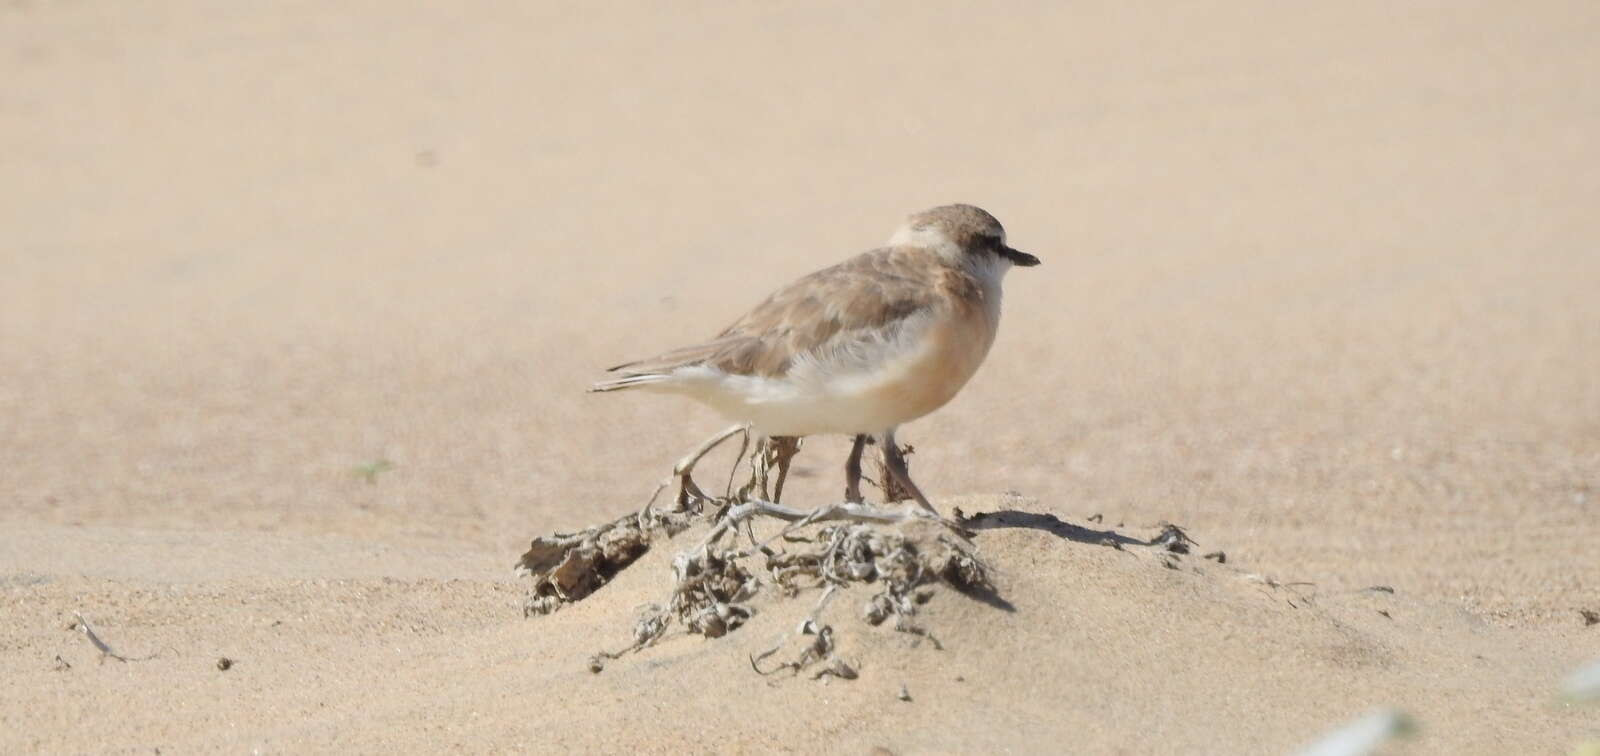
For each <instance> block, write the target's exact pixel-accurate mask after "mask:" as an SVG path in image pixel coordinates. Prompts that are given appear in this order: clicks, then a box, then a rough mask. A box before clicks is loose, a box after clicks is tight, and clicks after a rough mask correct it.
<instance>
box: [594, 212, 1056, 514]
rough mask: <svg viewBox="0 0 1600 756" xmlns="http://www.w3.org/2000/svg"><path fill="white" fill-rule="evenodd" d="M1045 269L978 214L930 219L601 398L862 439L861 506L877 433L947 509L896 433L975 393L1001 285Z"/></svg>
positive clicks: (781, 294)
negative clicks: (643, 395)
mask: <svg viewBox="0 0 1600 756" xmlns="http://www.w3.org/2000/svg"><path fill="white" fill-rule="evenodd" d="M1038 264H1039V258H1037V257H1034V256H1033V255H1030V254H1028V253H1026V252H1021V251H1018V250H1016V249H1012V248H1011V247H1010V246H1008V245H1007V244H1006V232H1005V229H1004V228H1002V227H1001V226H1000V222H999V221H997V220H995V218H994V216H992V215H990V214H989V213H987V212H984V211H983V210H981V209H979V208H977V207H973V206H972V205H945V206H942V207H936V208H933V209H932V210H925V211H923V212H920V213H917V214H915V215H912V216H910V217H909V218H907V219H906V222H905V223H904V224H903V225H901V226H900V228H899V229H898V230H897V231H895V233H894V236H892V237H890V239H889V243H888V245H887V246H884V247H880V248H878V249H874V250H872V251H870V252H865V253H863V254H860V255H857V256H855V257H853V258H850V259H849V260H846V261H844V262H842V263H839V264H838V265H835V266H833V267H830V268H824V269H822V270H819V271H817V272H815V273H812V274H811V275H809V276H806V277H804V278H801V279H799V280H797V281H795V282H794V283H791V284H789V285H788V286H785V287H783V288H781V289H779V290H778V291H776V292H775V293H773V294H772V296H769V297H767V299H766V301H764V302H762V303H761V304H759V305H757V306H756V308H755V309H753V310H751V311H750V312H749V313H747V314H746V315H745V316H744V317H742V318H739V319H738V320H737V321H736V322H734V324H733V325H732V326H729V327H728V328H727V330H724V331H723V332H722V333H721V334H718V335H717V337H716V338H714V339H712V340H710V341H707V342H705V343H702V344H696V345H694V346H688V347H683V348H681V349H674V350H672V351H669V352H664V353H662V354H660V355H658V356H656V357H652V358H650V359H646V360H638V361H635V362H627V363H623V364H621V365H617V366H616V367H613V368H610V370H609V371H608V372H612V373H616V374H618V376H617V377H616V378H613V379H610V380H606V381H602V382H600V383H596V384H594V386H592V387H591V388H590V389H589V390H590V391H619V390H621V389H633V388H638V389H646V390H650V391H658V392H665V393H672V394H682V395H684V396H688V397H691V398H693V399H696V400H698V401H700V402H702V403H704V404H706V405H709V406H710V407H712V408H713V409H716V410H717V411H719V412H721V413H722V414H724V415H726V416H728V417H729V418H730V419H733V420H735V421H738V422H740V423H745V424H748V426H749V427H750V428H751V429H752V430H753V431H754V432H755V433H758V434H760V435H762V436H768V437H771V436H810V435H816V434H823V433H842V434H846V435H850V436H854V437H855V444H854V446H853V447H852V449H851V451H850V457H849V459H848V460H847V461H846V463H845V499H846V500H847V501H852V502H859V501H861V452H862V447H863V446H864V445H865V444H866V441H867V438H868V436H873V437H876V438H877V439H879V440H880V441H881V442H882V444H883V451H884V461H885V462H886V464H885V468H886V469H887V470H888V471H889V473H890V474H891V475H893V476H894V478H895V480H896V481H897V482H898V483H899V484H900V486H901V488H903V489H904V490H905V491H906V492H907V493H910V494H911V496H912V498H914V499H916V501H917V503H918V504H921V505H922V506H923V507H924V508H926V509H927V510H928V511H930V512H935V510H934V508H933V505H931V504H929V503H928V499H927V497H925V496H923V494H922V491H921V490H920V489H918V488H917V486H916V484H914V483H912V482H911V477H910V475H909V474H908V472H907V468H906V463H905V459H904V457H903V455H902V454H901V452H900V448H899V446H897V445H896V444H895V440H894V432H895V429H896V428H897V427H899V426H900V425H901V424H903V423H906V422H910V421H912V420H915V419H917V418H919V417H922V416H923V415H926V414H928V413H929V412H932V411H934V410H936V409H938V408H940V407H942V406H944V404H945V403H946V402H948V401H950V399H951V398H953V397H954V396H955V395H956V392H958V391H960V390H961V387H962V386H964V385H966V383H967V380H968V379H970V378H971V377H972V375H973V373H975V372H977V370H978V366H979V365H981V364H982V363H983V359H984V357H985V356H986V355H988V353H989V347H990V346H991V345H992V344H993V343H994V336H995V330H996V328H998V326H999V325H1000V281H1001V279H1002V278H1004V277H1005V274H1006V271H1008V270H1010V269H1011V267H1012V266H1013V265H1022V266H1033V265H1038ZM935 514H937V513H936V512H935Z"/></svg>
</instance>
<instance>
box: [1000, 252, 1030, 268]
mask: <svg viewBox="0 0 1600 756" xmlns="http://www.w3.org/2000/svg"><path fill="white" fill-rule="evenodd" d="M1000 255H1001V256H1002V257H1004V258H1006V259H1007V260H1010V261H1011V263H1012V264H1013V265H1021V266H1022V267H1024V268H1031V267H1033V266H1035V265H1038V264H1039V258H1037V257H1034V256H1033V255H1030V254H1028V253H1027V252H1023V251H1022V250H1020V249H1012V248H1010V247H1001V248H1000Z"/></svg>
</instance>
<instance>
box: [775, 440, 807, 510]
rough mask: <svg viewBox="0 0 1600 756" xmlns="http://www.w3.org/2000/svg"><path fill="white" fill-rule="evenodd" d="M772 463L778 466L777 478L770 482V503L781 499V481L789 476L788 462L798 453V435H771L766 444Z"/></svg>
mask: <svg viewBox="0 0 1600 756" xmlns="http://www.w3.org/2000/svg"><path fill="white" fill-rule="evenodd" d="M767 451H768V453H769V454H771V455H772V456H771V457H769V459H770V460H771V461H772V464H775V465H777V466H778V479H777V480H776V481H774V482H773V484H772V503H774V504H777V503H778V502H780V501H782V500H783V481H784V480H786V479H788V477H789V462H790V461H791V460H793V459H794V455H796V454H799V453H800V437H799V436H773V437H772V438H771V439H770V441H769V443H768V444H767Z"/></svg>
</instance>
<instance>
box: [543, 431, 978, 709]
mask: <svg viewBox="0 0 1600 756" xmlns="http://www.w3.org/2000/svg"><path fill="white" fill-rule="evenodd" d="M740 430H742V429H738V428H735V429H732V431H731V432H730V431H724V432H723V433H722V434H719V435H718V436H717V437H714V438H713V439H712V440H711V441H709V442H707V443H706V444H705V445H702V446H701V447H700V448H699V449H697V450H696V452H695V453H693V454H691V455H689V456H688V457H685V458H684V459H683V461H681V462H679V464H678V466H677V468H676V469H675V470H674V473H673V474H674V477H675V478H676V481H674V479H673V478H669V479H668V480H666V481H663V482H662V484H661V486H660V487H658V488H657V489H656V495H654V496H652V497H651V500H650V501H649V502H648V503H646V505H645V507H644V508H643V509H642V510H641V511H640V512H638V513H637V514H631V515H628V516H626V517H622V518H619V519H617V520H615V521H613V522H610V523H606V524H603V525H599V526H595V527H592V528H587V529H585V530H582V531H579V532H577V533H570V534H557V535H554V536H547V537H542V538H537V539H534V541H533V544H532V546H531V548H530V549H529V550H528V552H527V553H526V554H524V555H523V557H522V559H521V561H520V562H519V563H518V566H519V568H521V569H524V570H526V571H527V572H528V573H529V574H530V575H532V577H533V581H534V582H533V588H532V590H531V591H530V593H529V595H528V599H527V600H526V602H525V604H524V612H525V614H528V615H533V614H547V613H549V612H552V611H555V610H557V609H559V608H561V607H562V606H565V605H567V604H569V603H572V602H575V601H578V600H581V599H582V598H583V597H585V596H587V595H589V594H591V593H593V592H594V591H595V590H596V589H598V588H599V587H600V586H602V585H604V584H605V583H606V582H608V581H609V580H610V579H611V578H612V577H614V576H615V575H616V574H617V573H618V572H619V571H621V570H622V569H624V568H626V567H627V566H628V565H629V564H632V563H633V562H634V561H635V560H636V559H638V558H639V557H640V556H642V555H643V554H644V553H645V552H646V551H647V550H648V549H649V548H650V542H651V539H652V538H653V537H654V536H655V535H657V534H661V533H665V534H666V535H668V536H671V535H674V534H676V533H678V532H680V531H682V530H684V529H685V528H688V527H691V526H694V525H704V526H705V528H706V535H705V536H704V538H703V539H702V540H701V541H700V542H699V543H698V544H696V545H695V546H694V547H692V548H690V549H688V550H687V551H684V552H683V553H680V554H678V555H677V557H676V558H675V559H674V560H673V563H672V571H673V587H672V591H671V593H670V595H669V596H668V597H667V599H666V600H665V601H664V602H662V603H659V604H650V605H647V606H646V607H644V608H643V610H642V612H641V614H640V616H639V618H638V619H637V620H636V621H635V623H634V627H633V642H632V643H630V644H629V645H628V646H626V647H625V648H622V649H619V650H617V651H602V652H600V653H598V654H596V655H595V656H593V657H591V658H590V660H589V669H590V670H591V671H593V672H599V671H601V670H602V669H603V668H604V666H605V664H606V662H608V661H610V660H612V659H616V658H618V657H620V656H623V655H625V654H629V653H633V652H637V651H639V650H641V649H645V648H648V647H650V646H651V645H654V644H655V643H657V642H658V641H660V640H661V639H662V638H664V637H666V636H667V635H668V634H670V633H671V632H673V631H674V630H675V629H676V630H678V631H681V632H683V633H685V634H689V635H699V636H703V637H706V638H718V637H721V636H724V635H726V634H728V633H731V632H733V631H735V630H737V629H738V628H739V627H740V626H742V625H743V624H745V622H746V621H748V620H749V619H750V618H751V617H752V616H754V614H755V612H756V609H755V608H754V606H753V603H752V600H753V599H754V598H755V597H756V596H757V595H758V594H760V593H761V592H762V591H763V590H766V591H770V592H772V593H774V594H776V596H777V597H779V598H795V597H798V596H799V595H800V594H802V593H804V592H809V591H813V590H820V591H821V593H820V595H819V597H818V599H817V602H816V605H815V606H814V608H813V609H812V611H811V613H810V615H809V616H808V617H807V618H806V620H805V621H804V622H802V623H800V625H799V626H798V627H797V628H796V629H795V630H794V631H793V632H792V633H789V634H786V635H785V636H784V637H783V638H781V639H780V640H779V641H778V642H777V644H776V645H774V646H773V647H772V648H771V649H770V650H768V651H765V652H763V653H761V654H755V655H752V656H751V657H750V664H751V667H752V668H754V669H755V671H756V672H757V673H759V674H762V675H770V674H773V673H776V672H779V671H783V670H787V671H789V672H790V673H791V674H795V675H798V674H800V673H801V672H802V671H811V672H812V674H811V676H812V678H813V679H817V678H821V677H827V676H833V677H839V678H841V679H854V678H855V677H856V674H857V672H856V668H855V665H852V664H850V663H849V662H847V661H845V660H844V659H842V658H840V656H839V654H838V652H839V649H838V647H837V641H836V637H835V633H834V630H833V627H832V625H831V624H829V622H828V621H826V619H825V616H824V615H825V613H826V609H827V608H828V606H829V604H830V603H832V602H833V601H834V599H835V598H836V597H837V596H839V595H841V593H842V589H846V588H850V587H852V586H857V585H870V586H873V587H875V588H877V591H876V592H874V593H873V594H871V595H870V596H869V598H868V599H867V600H866V602H865V604H864V605H863V606H862V607H861V609H860V612H859V614H860V617H861V618H862V619H863V620H864V621H866V622H867V623H868V624H870V625H880V624H883V623H884V622H886V621H887V620H889V619H891V618H892V619H893V620H894V628H895V629H896V630H898V631H900V632H904V633H908V634H910V635H913V636H915V639H914V642H913V645H915V644H919V643H921V641H922V640H927V641H928V642H929V643H930V645H932V646H933V647H934V648H936V649H938V648H941V647H942V646H941V645H940V643H939V641H938V639H937V638H935V637H934V636H933V635H932V633H930V632H928V631H927V630H926V629H924V628H922V627H920V626H919V625H917V624H916V623H915V622H914V621H913V617H914V616H915V615H916V613H917V607H918V606H920V605H921V604H923V603H925V602H927V601H928V600H929V598H930V597H931V596H932V595H933V591H932V590H931V586H932V585H933V584H938V583H946V584H950V585H952V586H954V587H955V588H957V589H958V590H963V591H969V590H989V591H992V587H991V586H990V584H989V579H988V575H989V570H988V568H987V566H986V565H985V564H984V563H983V561H982V560H981V559H980V558H979V557H978V555H977V550H976V547H975V546H973V544H972V542H971V541H970V540H968V538H967V536H968V535H969V533H968V532H967V531H965V530H964V529H963V528H962V527H960V526H959V525H957V524H956V523H953V522H950V521H945V520H940V519H936V518H934V517H932V516H929V515H928V514H926V513H925V512H923V511H922V510H921V509H920V508H919V507H917V506H916V505H915V504H909V505H905V506H903V507H879V506H872V505H868V504H864V503H858V502H847V503H841V504H833V505H828V506H823V507H817V508H814V509H801V508H794V507H789V506H784V505H782V504H779V503H777V502H776V501H768V500H766V499H765V498H762V497H763V496H765V494H766V493H767V492H768V490H769V481H770V482H771V483H776V486H771V488H772V489H773V491H772V492H773V493H774V494H775V496H774V498H776V495H781V491H782V485H783V478H784V474H785V473H786V471H787V468H788V464H789V461H790V459H791V458H792V457H793V456H794V454H795V452H797V451H798V449H799V444H798V443H797V442H795V441H794V440H793V439H777V440H772V441H764V442H763V443H761V444H757V448H756V449H755V451H754V452H753V453H752V454H751V455H750V467H751V477H750V481H749V483H747V484H746V485H744V486H742V487H740V488H739V489H738V490H737V492H735V491H734V489H733V486H732V484H731V483H730V484H729V485H728V487H727V488H728V491H729V493H728V494H727V495H725V496H723V497H715V498H714V497H711V496H708V495H707V494H706V493H705V492H704V490H703V489H701V488H700V487H699V486H698V485H696V484H695V482H694V481H693V479H692V477H691V472H692V470H693V468H694V465H695V463H696V462H698V461H699V459H700V458H701V457H703V456H704V455H705V454H706V453H708V452H709V451H710V450H711V449H712V448H714V447H715V446H716V445H717V444H719V443H721V442H722V441H725V440H727V439H728V438H731V437H732V436H733V435H737V431H740ZM740 456H741V458H742V457H743V452H741V455H740ZM769 470H772V471H774V472H776V475H772V476H769V474H768V471H769ZM674 482H676V488H677V492H676V493H677V495H676V496H675V497H674V501H673V505H672V509H670V510H667V511H661V510H657V509H655V500H656V498H657V497H658V496H659V494H660V493H661V492H662V491H663V490H665V489H666V488H667V487H668V486H671V485H673V483H674ZM757 525H760V526H761V530H762V532H763V533H764V534H766V538H765V539H764V540H758V538H757V537H756V530H757V528H756V526H757ZM741 532H742V533H743V534H744V537H743V538H741V537H740V533H741ZM740 541H744V542H745V544H744V545H742V546H741V545H740ZM792 638H799V639H800V643H799V647H798V649H797V650H796V651H795V652H794V653H793V656H792V657H791V658H790V659H789V660H787V661H782V662H779V663H777V664H775V665H771V666H770V668H764V667H763V665H764V664H766V663H768V661H769V659H771V658H772V657H774V656H777V655H778V654H779V652H780V651H782V650H783V649H784V648H785V647H787V646H789V645H791V644H790V641H791V639H792Z"/></svg>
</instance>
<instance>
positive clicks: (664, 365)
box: [609, 247, 942, 377]
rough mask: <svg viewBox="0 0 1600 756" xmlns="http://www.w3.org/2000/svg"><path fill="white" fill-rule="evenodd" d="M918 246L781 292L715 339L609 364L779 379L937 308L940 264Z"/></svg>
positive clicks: (870, 256) (628, 369)
mask: <svg viewBox="0 0 1600 756" xmlns="http://www.w3.org/2000/svg"><path fill="white" fill-rule="evenodd" d="M930 258H931V253H929V252H927V251H925V250H921V249H918V248H914V247H886V248H882V249H875V250H872V251H871V252H866V253H864V254H861V255H857V256H856V257H853V258H851V259H849V260H846V261H844V262H842V263H839V264H838V265H834V266H832V267H829V268H824V269H822V270H819V271H817V272H815V273H812V274H810V275H808V276H805V277H803V278H801V279H799V280H797V281H795V282H794V283H791V284H789V285H788V286H785V287H783V288H782V289H779V290H778V291H776V292H774V293H773V294H772V295H771V296H769V297H767V299H766V300H765V301H763V302H762V303H761V304H759V305H757V306H756V307H755V309H752V310H751V311H750V312H748V313H746V314H745V315H744V316H743V317H741V318H739V319H738V320H736V321H734V323H733V325H731V326H729V327H728V328H727V329H725V330H723V332H722V333H720V334H718V335H717V337H716V338H715V339H712V340H711V341H707V342H705V343H703V344H696V345H693V346H688V347H683V348H680V349H674V350H672V351H669V352H665V353H663V354H660V355H657V356H655V357H652V358H649V359H646V360H639V361H636V362H628V363H623V364H621V365H618V366H616V367H613V368H611V369H610V371H609V372H620V373H622V374H623V375H625V376H645V375H660V374H664V373H668V372H671V371H673V370H676V369H678V368H683V367H689V366H695V365H705V366H708V367H713V368H717V369H718V370H721V371H723V372H726V373H730V374H733V375H751V376H762V377H776V376H782V375H784V374H786V373H787V372H788V371H789V369H790V368H791V367H792V366H794V365H795V364H796V362H797V361H799V360H802V359H806V358H814V357H815V356H817V355H818V353H819V352H820V351H821V350H825V349H828V348H830V345H838V344H840V343H849V342H852V341H855V340H865V339H871V338H878V337H879V335H880V334H882V333H884V332H885V331H888V330H892V329H893V327H894V326H895V324H897V323H899V322H902V321H904V320H906V319H907V318H909V317H911V316H912V315H914V314H916V313H918V312H922V311H925V310H927V309H928V308H930V307H937V306H938V305H939V303H940V301H941V300H940V297H939V294H938V291H939V288H940V286H939V283H940V275H941V273H942V270H941V266H939V265H937V264H935V261H934V260H932V259H930Z"/></svg>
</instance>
